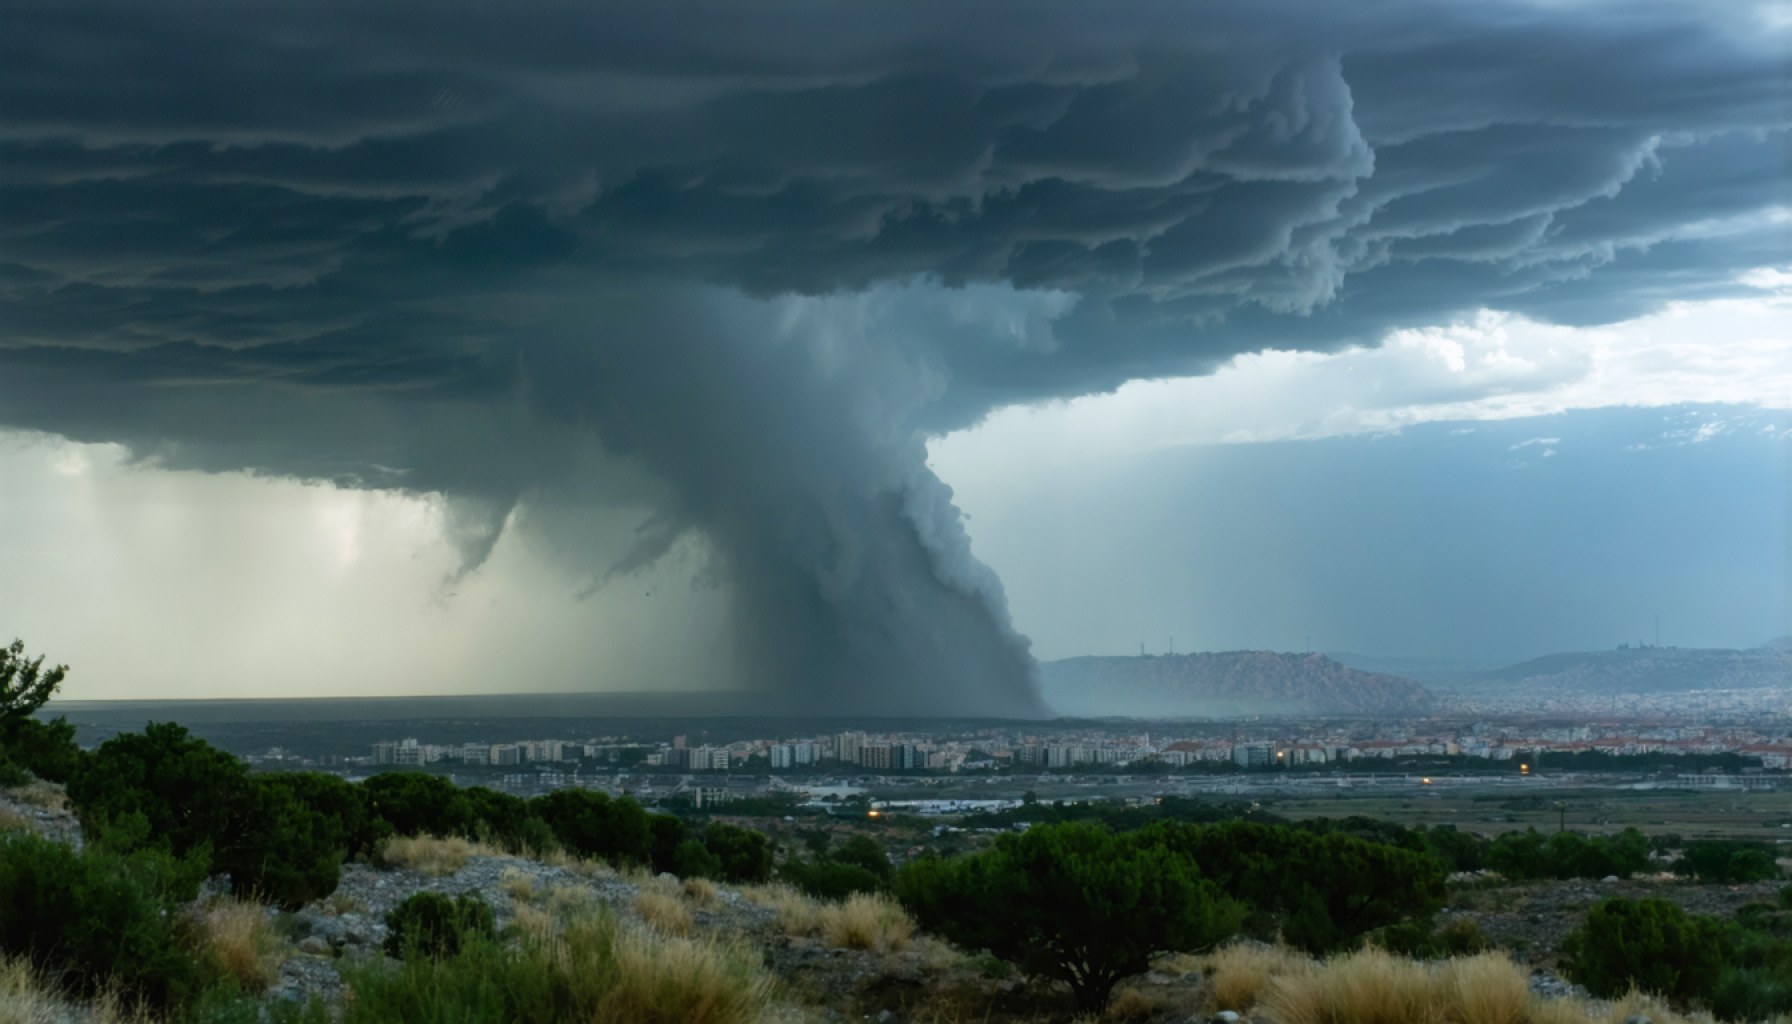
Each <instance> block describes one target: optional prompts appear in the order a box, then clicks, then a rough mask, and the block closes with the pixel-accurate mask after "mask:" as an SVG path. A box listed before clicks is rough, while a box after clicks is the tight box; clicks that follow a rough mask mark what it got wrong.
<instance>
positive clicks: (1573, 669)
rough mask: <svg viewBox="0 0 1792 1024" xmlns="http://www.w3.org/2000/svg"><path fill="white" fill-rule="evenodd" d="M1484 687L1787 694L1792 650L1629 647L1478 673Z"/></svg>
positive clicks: (1588, 691) (1555, 656)
mask: <svg viewBox="0 0 1792 1024" xmlns="http://www.w3.org/2000/svg"><path fill="white" fill-rule="evenodd" d="M1474 681H1475V682H1476V683H1478V684H1480V685H1481V686H1484V687H1488V688H1495V687H1497V688H1500V689H1517V690H1520V691H1526V692H1529V691H1535V692H1550V693H1561V692H1574V693H1581V694H1622V693H1665V692H1670V691H1686V690H1753V689H1772V688H1777V689H1781V690H1784V689H1786V688H1788V687H1792V648H1788V647H1786V646H1783V645H1778V644H1770V645H1767V646H1763V647H1755V648H1750V649H1747V650H1727V649H1710V648H1682V647H1655V646H1647V645H1643V646H1635V647H1632V646H1629V645H1626V646H1623V647H1619V648H1617V649H1616V650H1610V651H1585V652H1576V653H1568V654H1550V655H1545V656H1544V657H1541V658H1533V659H1531V660H1530V661H1525V662H1520V663H1519V664H1516V665H1509V666H1507V667H1505V668H1501V669H1495V670H1493V671H1491V672H1481V673H1477V674H1476V675H1475V677H1474Z"/></svg>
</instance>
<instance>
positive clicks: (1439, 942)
mask: <svg viewBox="0 0 1792 1024" xmlns="http://www.w3.org/2000/svg"><path fill="white" fill-rule="evenodd" d="M1374 937H1375V944H1376V945H1378V946H1380V947H1381V948H1383V949H1385V950H1387V951H1388V952H1390V953H1398V954H1400V955H1401V956H1408V957H1413V958H1415V959H1421V960H1441V959H1446V958H1449V957H1457V956H1473V955H1474V954H1476V953H1480V952H1484V951H1485V950H1487V949H1488V948H1490V947H1491V946H1492V945H1493V942H1492V940H1490V939H1488V937H1487V933H1486V932H1484V931H1482V930H1481V926H1480V925H1478V924H1476V923H1475V922H1474V920H1473V919H1472V918H1467V917H1458V918H1455V919H1453V920H1451V921H1448V922H1446V923H1445V924H1444V925H1443V926H1442V927H1438V926H1436V925H1434V923H1433V922H1431V921H1429V920H1417V921H1402V922H1400V923H1399V924H1392V925H1389V926H1387V927H1386V928H1383V929H1381V930H1380V931H1378V932H1376V933H1375V936H1374Z"/></svg>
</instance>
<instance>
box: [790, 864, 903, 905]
mask: <svg viewBox="0 0 1792 1024" xmlns="http://www.w3.org/2000/svg"><path fill="white" fill-rule="evenodd" d="M778 877H779V878H780V879H782V880H783V881H786V882H789V883H790V884H791V885H794V886H796V887H797V888H798V889H801V890H802V891H803V892H805V893H808V894H809V895H810V896H813V897H815V898H816V899H822V900H835V901H838V900H844V899H845V898H847V897H848V896H851V895H852V894H853V893H856V892H878V891H880V890H882V889H884V888H885V883H884V880H883V879H881V878H878V877H877V876H876V875H874V874H872V873H871V872H869V871H867V870H865V869H864V868H862V867H860V866H858V865H857V864H843V863H841V862H839V861H837V860H795V859H792V860H787V861H785V862H784V863H783V864H781V865H779V867H778Z"/></svg>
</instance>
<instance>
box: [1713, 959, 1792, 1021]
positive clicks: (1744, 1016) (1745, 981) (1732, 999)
mask: <svg viewBox="0 0 1792 1024" xmlns="http://www.w3.org/2000/svg"><path fill="white" fill-rule="evenodd" d="M1710 1001H1711V1012H1712V1014H1713V1015H1715V1016H1717V1017H1719V1018H1722V1019H1724V1020H1736V1021H1760V1020H1768V1019H1770V1018H1772V1017H1774V1016H1776V1015H1778V1014H1782V1013H1787V1012H1792V974H1787V973H1785V972H1783V971H1774V970H1770V969H1768V968H1764V967H1754V968H1744V967H1732V968H1729V969H1727V970H1725V971H1724V972H1723V973H1722V974H1720V975H1718V978H1717V983H1716V984H1715V985H1714V986H1713V987H1712V990H1711V999H1710Z"/></svg>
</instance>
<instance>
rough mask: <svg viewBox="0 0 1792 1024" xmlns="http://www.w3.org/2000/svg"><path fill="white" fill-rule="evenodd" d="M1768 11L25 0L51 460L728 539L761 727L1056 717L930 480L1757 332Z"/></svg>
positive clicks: (6, 414)
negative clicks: (1429, 365)
mask: <svg viewBox="0 0 1792 1024" xmlns="http://www.w3.org/2000/svg"><path fill="white" fill-rule="evenodd" d="M1767 11H1768V7H1767V6H1765V5H1762V6H1760V7H1755V6H1751V5H1736V6H1734V7H1726V8H1725V9H1724V11H1723V12H1721V14H1714V13H1711V12H1710V10H1709V8H1708V7H1705V6H1702V5H1694V4H1669V3H1641V4H1639V3H1634V2H1633V3H1601V2H1588V3H1550V4H1544V3H1524V2H1516V0H1509V2H1503V3H1493V4H1482V5H1473V6H1470V5H1449V4H1434V3H1418V2H1393V0H1381V2H1374V3H1367V4H1355V5H1344V6H1340V5H1336V4H1330V3H1320V2H1317V0H1312V2H1277V3H1262V2H1250V3H1246V2H1236V3H1214V4H1204V5H1200V6H1198V7H1191V6H1190V5H1188V4H1185V3H1169V2H1160V3H1153V2H1142V3H1121V4H1111V5H1101V6H1100V7H1099V8H1097V7H1091V6H1088V5H1080V4H1069V3H1048V4H1035V3H1026V4H1022V3H1018V2H1016V3H1008V2H999V3H988V4H981V5H977V6H976V7H974V8H971V9H966V8H965V7H964V6H963V5H962V4H948V3H943V2H942V3H934V2H921V3H913V4H904V5H902V6H901V7H899V8H892V9H890V10H887V11H881V12H878V13H877V14H876V15H875V16H868V15H866V14H865V12H863V11H861V10H856V9H852V8H848V7H843V6H841V5H838V4H820V3H813V2H796V0H791V2H775V3H768V4H754V5H750V6H746V7H736V8H719V9H718V8H715V7H713V6H709V5H700V4H679V3H672V4H656V5H651V6H649V5H640V6H616V5H584V4H566V5H548V6H538V7H534V8H531V10H530V12H529V13H528V14H527V15H518V14H517V13H516V12H514V11H506V10H500V9H497V8H494V7H491V6H489V5H479V4H457V3H448V4H441V5H432V6H431V8H430V9H429V10H428V11H427V12H424V11H421V10H419V9H415V8H412V7H409V6H406V5H402V4H396V3H391V4H344V5H322V6H307V7H305V8H302V9H301V8H292V9H279V8H256V9H252V10H251V9H244V8H242V7H241V6H240V5H212V4H198V3H189V4H175V5H164V6H161V7H158V8H156V9H155V10H153V11H150V10H146V9H142V8H138V7H135V6H131V5H123V4H119V5H107V4H99V5H54V6H47V5H46V6H39V7H31V6H26V7H14V8H11V9H9V10H8V12H7V13H6V14H5V15H4V16H3V17H4V23H3V24H0V29H3V31H0V204H3V209H4V210H5V216H4V219H3V222H0V223H3V226H0V300H3V301H4V310H5V316H4V329H3V332H0V422H3V423H5V424H7V425H11V426H15V427H22V428H30V429H39V430H47V431H51V432H55V433H60V434H63V435H66V436H68V437H71V438H75V439H79V440H88V441H113V442H119V443H122V444H125V445H127V446H128V447H129V448H130V450H131V451H132V452H134V453H136V454H137V455H139V456H153V457H155V458H158V459H160V460H161V461H163V462H164V463H165V464H168V465H172V466H185V467H193V468H201V469H212V470H223V469H239V468H242V469H251V470H255V471H258V472H265V473H271V474H278V475H292V476H299V477H303V478H308V479H327V480H333V481H338V482H341V483H346V484H355V485H364V486H380V487H396V488H403V489H407V490H412V491H417V492H429V493H440V494H443V495H446V496H448V497H449V498H450V499H451V502H450V508H451V509H452V510H453V512H452V515H451V518H450V523H451V526H452V528H453V532H454V534H455V535H456V537H457V538H458V539H459V542H460V545H461V548H462V551H463V553H464V555H465V559H466V565H467V567H468V568H472V567H476V566H477V565H478V564H479V563H480V562H481V561H482V560H483V559H484V558H485V557H486V556H487V555H488V554H489V553H490V551H491V550H492V548H493V546H494V545H495V544H496V543H497V540H498V538H499V536H500V535H501V532H502V530H503V529H504V528H505V524H506V523H512V522H516V521H518V514H517V513H518V509H519V507H521V508H523V509H525V510H528V509H535V510H537V514H536V515H535V516H534V519H533V521H535V522H537V523H539V524H546V525H544V526H543V527H542V528H544V529H553V530H556V531H558V533H559V534H560V536H559V538H558V541H557V542H558V543H561V544H563V545H564V547H565V549H566V550H567V551H568V552H570V553H571V554H569V557H568V564H569V565H571V566H573V567H574V568H576V569H579V570H581V571H583V572H584V573H586V575H587V582H588V584H590V585H596V586H598V587H601V586H604V585H613V584H614V583H615V581H616V580H618V579H620V578H622V577H624V576H626V575H627V573H629V572H631V571H634V570H636V569H638V568H639V567H641V566H643V565H647V564H650V563H651V562H652V561H653V560H654V559H655V558H656V557H658V556H660V555H661V554H662V553H663V552H665V551H666V550H668V549H669V548H670V547H671V546H673V545H675V544H678V543H683V542H684V541H682V540H681V538H693V537H695V538H700V541H699V543H700V544H701V545H702V546H704V547H705V549H706V550H707V551H708V552H709V560H708V563H707V565H706V567H705V570H704V571H703V572H702V573H700V574H699V575H700V576H701V578H702V579H703V580H706V581H714V582H716V583H717V584H719V585H721V586H723V587H725V588H726V589H727V590H728V591H729V593H730V595H731V598H732V606H733V607H734V609H735V624H734V637H735V646H736V650H737V664H738V666H739V668H738V672H739V677H740V678H741V679H742V680H743V681H746V682H749V683H752V684H755V685H759V686H764V687H782V688H784V689H785V690H786V691H787V692H792V693H797V694H802V695H804V696H805V698H806V699H815V700H834V701H836V702H837V703H838V704H840V705H841V706H856V707H859V708H872V709H880V710H913V709H921V708H925V709H938V708H944V707H952V708H955V709H959V710H966V711H979V712H1004V713H1025V712H1030V711H1034V710H1037V703H1036V701H1035V699H1034V698H1033V696H1032V694H1031V686H1030V671H1031V662H1030V659H1029V657H1028V655H1027V651H1026V644H1025V641H1024V640H1023V639H1022V638H1021V637H1019V636H1018V634H1016V633H1015V632H1014V631H1013V629H1012V628H1011V627H1010V626H1009V624H1008V617H1007V612H1006V609H1005V604H1004V601H1003V599H1002V595H1001V588H1000V584H999V582H998V581H997V580H996V579H995V577H994V575H993V574H992V573H990V572H989V571H988V570H987V569H986V568H984V567H983V566H981V565H980V564H979V563H977V561H976V560H975V559H974V558H973V557H972V556H971V554H970V550H969V545H968V540H967V538H966V535H965V532H964V529H963V526H962V524H961V522H960V517H959V515H958V513H957V510H956V509H955V508H954V506H953V504H952V501H951V496H950V492H949V491H948V490H947V489H946V488H945V487H944V485H942V484H941V483H940V482H939V480H938V479H937V478H935V477H934V476H933V474H932V473H931V472H930V471H929V470H928V469H927V468H926V465H925V454H924V448H923V443H924V438H925V437H926V436H928V435H929V434H930V433H934V432H937V431H940V430H944V429H949V428H951V427H954V426H961V425H964V424H967V423H970V422H974V421H975V420H977V419H978V418H980V417H982V416H983V415H985V414H986V413H987V412H988V411H989V410H991V409H992V408H996V407H999V406H1001V405H1005V404H1008V403H1013V402H1024V401H1031V400H1036V399H1040V398H1045V397H1057V396H1071V395H1078V394H1086V393H1089V392H1094V391H1102V390H1107V389H1111V388H1114V387H1116V386H1119V385H1120V384H1122V383H1124V382H1126V381H1128V380H1133V379H1138V378H1146V377H1157V376H1165V375H1175V374H1188V373H1199V372H1206V371H1209V370H1211V369H1213V368H1214V367H1216V366H1218V365H1220V364H1222V363H1224V362H1225V361H1226V360H1228V359H1230V358H1232V357H1234V356H1236V355H1238V354H1240V353H1244V352H1251V351H1256V350H1259V349H1263V348H1266V347H1274V348H1278V349H1288V350H1299V349H1320V350H1336V349H1339V348H1342V347H1345V346H1348V345H1351V344H1368V343H1373V342H1376V341H1378V340H1380V339H1381V338H1382V337H1384V336H1386V335H1388V334H1389V332H1391V331H1396V330H1399V329H1403V328H1412V327H1415V326H1420V325H1424V324H1433V323H1438V322H1444V321H1447V320H1449V319H1450V318H1451V317H1453V316H1457V315H1460V314H1464V313H1466V312H1469V311H1473V310H1478V309H1483V308H1491V309H1496V310H1500V311H1502V312H1504V313H1508V314H1520V315H1524V316H1527V317H1531V318H1535V319H1537V320H1539V321H1552V322H1563V323H1572V324H1593V323H1602V322H1609V321H1613V320H1618V319H1624V318H1630V317H1634V316H1637V315H1640V314H1643V313H1646V312H1648V311H1650V310H1652V309H1655V308H1658V307H1660V306H1661V305H1662V304H1664V303H1666V302H1669V301H1675V300H1679V301H1692V300H1700V299H1709V298H1713V297H1718V296H1723V295H1727V294H1731V293H1733V292H1734V291H1736V289H1737V287H1738V286H1737V285H1736V276H1737V274H1738V273H1739V272H1741V271H1743V270H1745V269H1747V268H1754V267H1762V266H1769V265H1772V264H1773V262H1774V260H1775V259H1776V258H1778V257H1779V256H1780V255H1783V244H1784V239H1785V230H1786V217H1787V211H1788V209H1792V201H1789V200H1788V197H1787V195H1786V189H1787V176H1786V174H1785V164H1784V152H1785V146H1786V144H1787V138H1788V133H1787V129H1786V124H1787V121H1788V118H1787V114H1788V99H1787V93H1786V86H1785V78H1784V71H1783V54H1784V47H1785V44H1786V38H1787V37H1786V31H1787V29H1786V26H1785V25H1784V24H1783V23H1780V24H1777V26H1776V23H1775V22H1774V21H1773V20H1772V19H1770V18H1769V17H1768V16H1767ZM1402 337H1404V336H1402ZM600 508H601V509H616V508H624V509H631V510H634V511H635V512H636V517H635V521H636V525H637V529H636V532H635V533H634V535H633V537H632V538H620V539H619V538H618V537H616V536H615V531H614V529H613V527H612V528H606V529H605V530H603V531H599V529H598V527H597V526H595V525H594V524H593V522H592V521H591V520H592V515H583V514H580V513H577V512H569V513H566V514H564V515H560V514H555V513H553V512H551V511H550V510H555V509H600ZM593 515H595V513H593ZM525 518H526V517H525ZM600 518H601V517H600ZM598 532H603V533H604V536H601V537H599V536H596V533H598Z"/></svg>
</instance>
